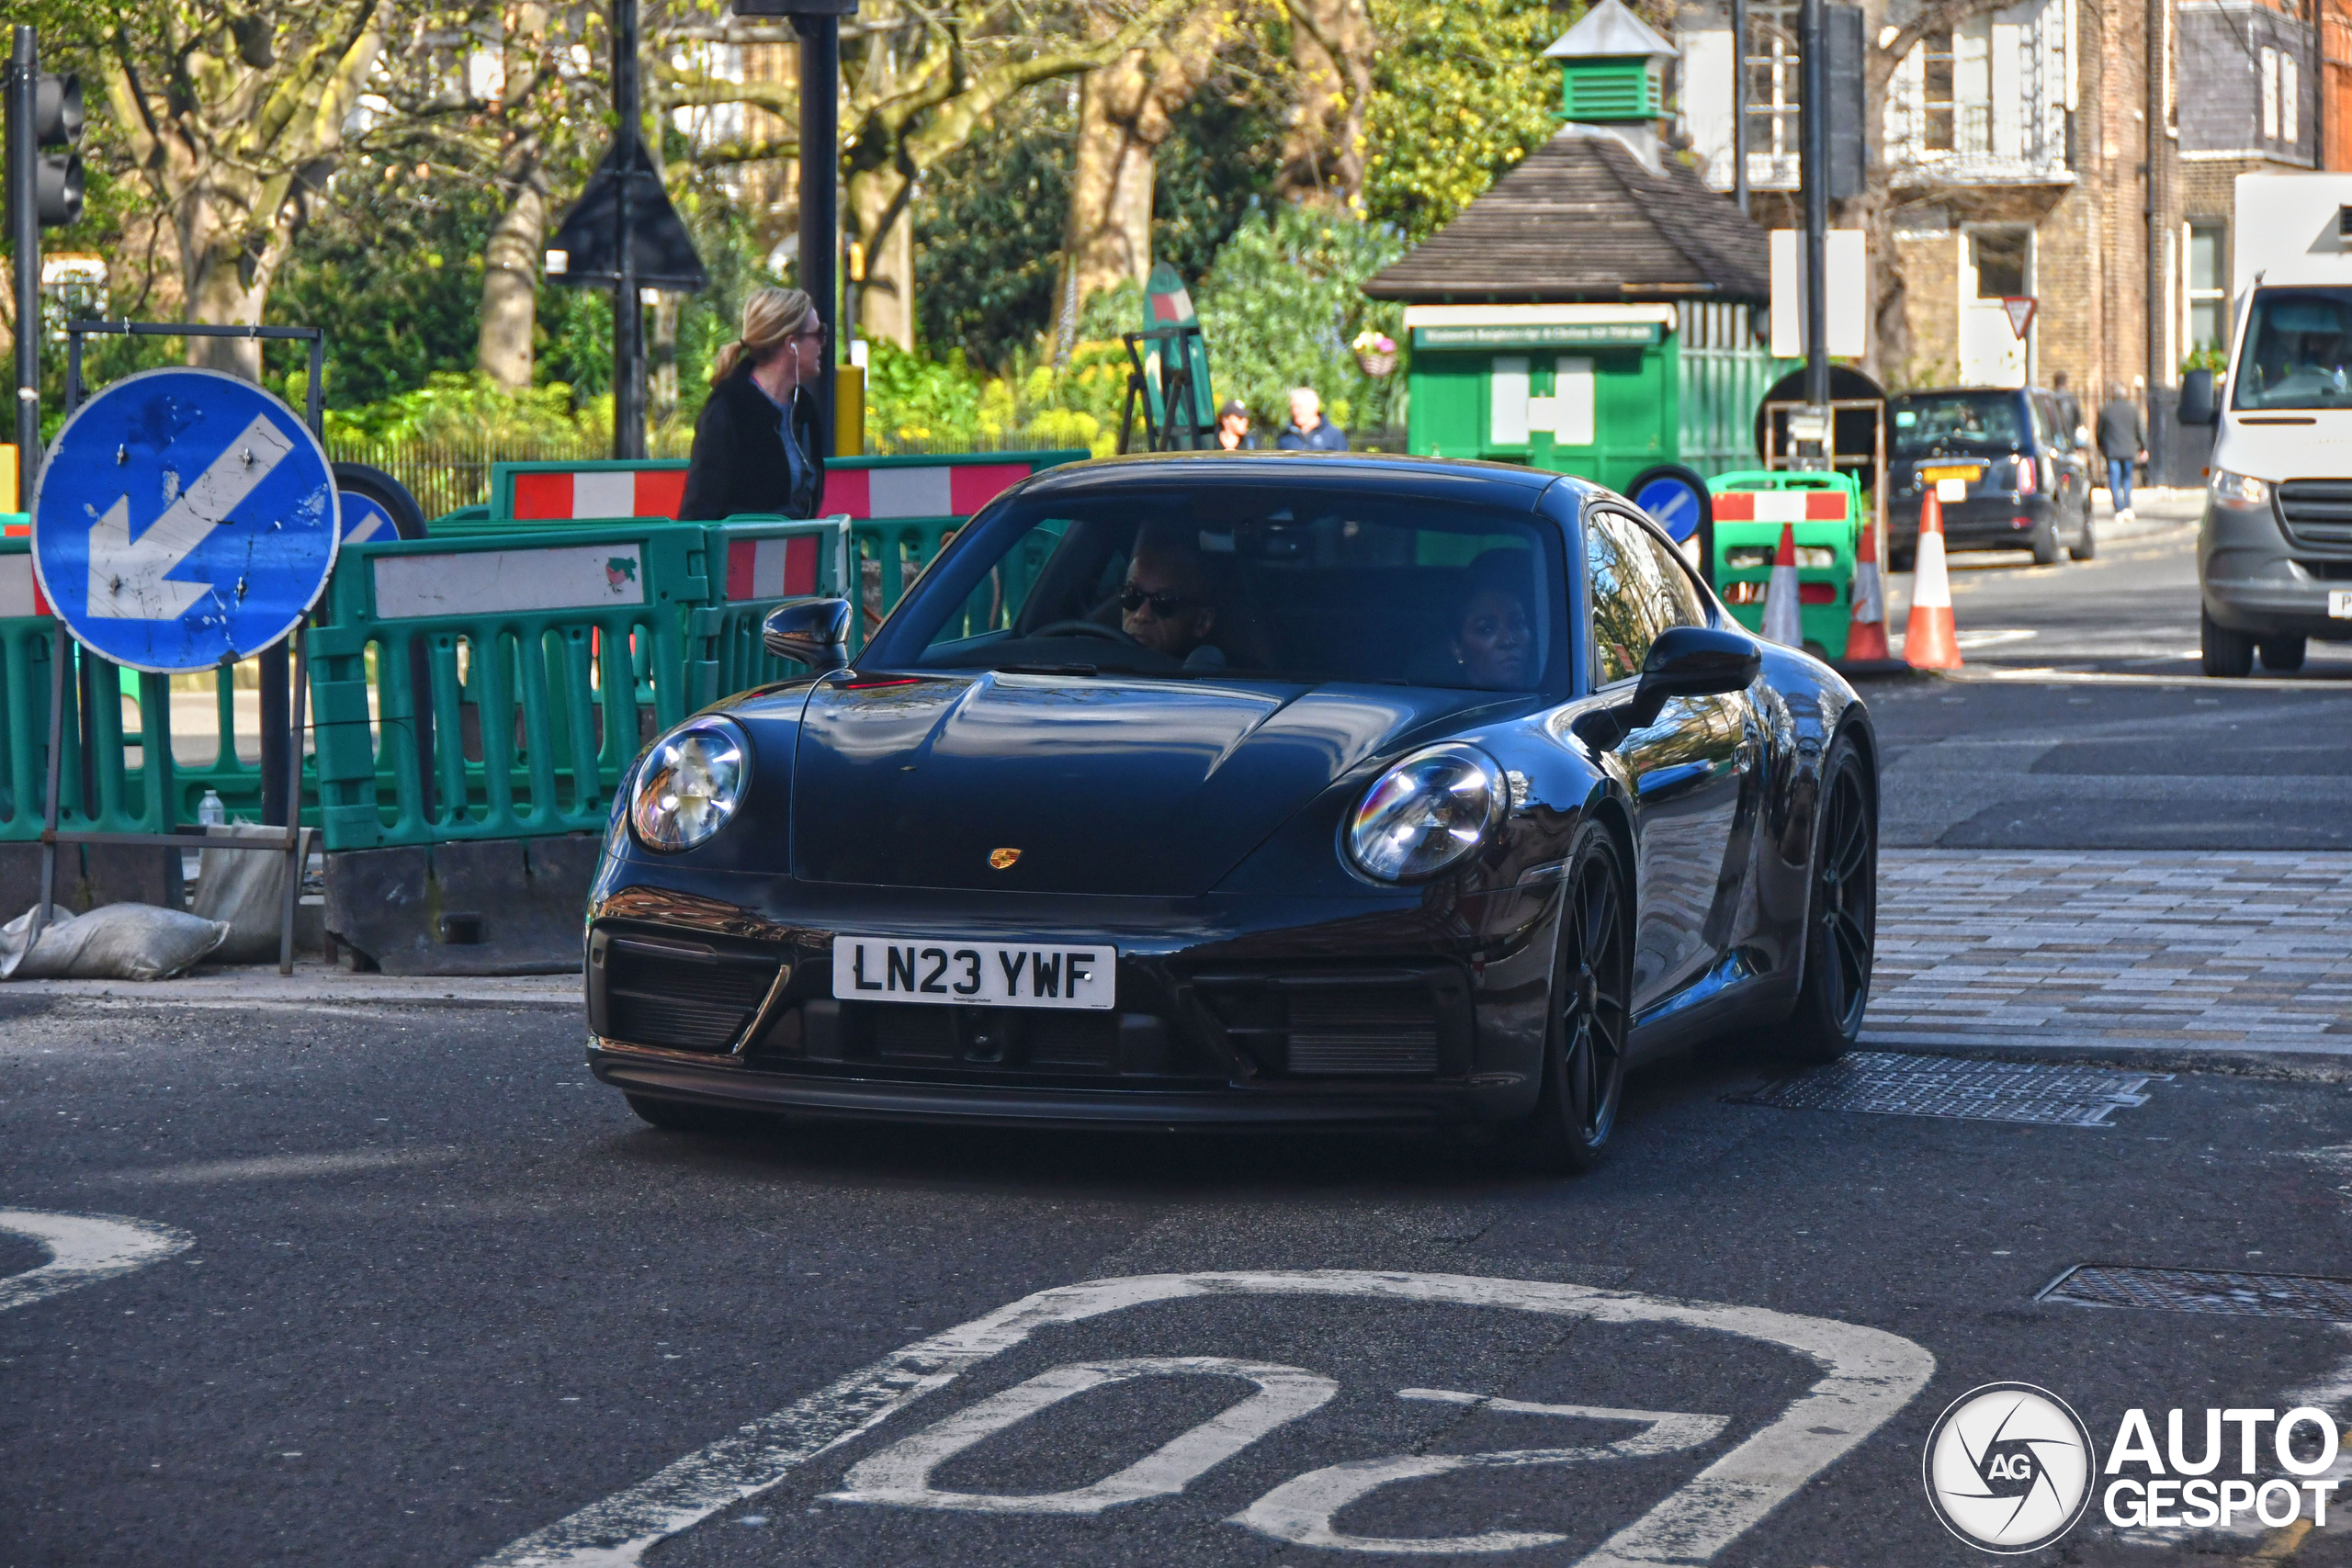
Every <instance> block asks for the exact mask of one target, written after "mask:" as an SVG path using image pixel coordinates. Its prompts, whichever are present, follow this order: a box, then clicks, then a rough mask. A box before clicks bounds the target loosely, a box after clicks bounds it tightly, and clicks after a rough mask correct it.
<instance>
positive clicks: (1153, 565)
mask: <svg viewBox="0 0 2352 1568" xmlns="http://www.w3.org/2000/svg"><path fill="white" fill-rule="evenodd" d="M1190 545H1191V541H1189V540H1188V539H1186V538H1184V537H1183V536H1182V535H1181V534H1179V533H1177V532H1175V531H1172V530H1168V529H1161V528H1152V527H1147V528H1146V529H1144V530H1143V532H1142V534H1141V535H1140V536H1138V537H1137V538H1136V548H1135V558H1134V559H1132V560H1130V561H1129V562H1128V563H1127V578H1126V581H1125V583H1124V584H1122V585H1121V587H1120V590H1119V593H1118V597H1117V599H1116V600H1115V601H1114V603H1116V604H1117V605H1118V607H1119V627H1120V629H1121V630H1122V631H1124V632H1125V633H1126V634H1127V635H1128V636H1129V637H1133V638H1135V639H1136V641H1137V642H1139V643H1141V644H1142V645H1143V646H1144V647H1146V648H1148V649H1152V650H1153V651H1154V652H1157V653H1164V654H1166V655H1168V656H1169V657H1170V659H1181V660H1184V661H1185V662H1186V663H1188V664H1194V665H1202V664H1206V663H1208V662H1209V661H1210V660H1214V663H1215V664H1216V665H1222V664H1223V663H1224V662H1225V659H1224V656H1223V654H1222V653H1221V652H1220V651H1219V650H1218V649H1216V647H1215V645H1213V644H1212V643H1210V641H1209V637H1210V634H1211V633H1213V632H1215V631H1216V624H1217V608H1216V595H1215V593H1214V592H1213V590H1212V585H1211V583H1210V581H1209V572H1208V569H1207V565H1206V563H1205V562H1204V561H1203V560H1202V558H1201V553H1200V551H1199V549H1198V548H1197V547H1190Z"/></svg>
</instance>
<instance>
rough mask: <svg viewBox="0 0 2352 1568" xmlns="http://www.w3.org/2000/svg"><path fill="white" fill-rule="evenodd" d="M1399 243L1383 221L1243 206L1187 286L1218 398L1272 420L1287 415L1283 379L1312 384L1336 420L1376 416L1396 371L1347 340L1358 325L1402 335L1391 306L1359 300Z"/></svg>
mask: <svg viewBox="0 0 2352 1568" xmlns="http://www.w3.org/2000/svg"><path fill="white" fill-rule="evenodd" d="M1404 253H1405V243H1404V241H1403V239H1402V237H1401V236H1399V235H1398V234H1397V231H1395V230H1393V229H1390V228H1388V227H1386V226H1385V225H1374V224H1369V223H1366V222H1364V221H1363V220H1362V219H1360V218H1357V217H1355V216H1354V215H1352V214H1351V213H1347V212H1336V211H1329V210H1325V209H1317V208H1306V207H1284V208H1283V209H1280V210H1279V211H1276V212H1273V213H1271V214H1270V213H1268V212H1267V211H1266V210H1265V209H1263V208H1261V209H1258V210H1257V211H1255V212H1252V213H1251V214H1250V217H1249V220H1247V221H1245V222H1244V223H1243V224H1242V225H1241V227H1240V228H1239V229H1238V230H1237V231H1235V233H1234V236H1233V238H1232V239H1230V240H1228V241H1227V242H1226V245H1225V248H1224V249H1223V250H1221V251H1219V252H1218V253H1217V256H1216V265H1214V266H1212V267H1210V268H1209V273H1208V276H1206V277H1204V278H1203V279H1202V280H1201V282H1200V285H1199V287H1198V288H1195V289H1194V290H1193V300H1194V303H1195V304H1196V305H1197V307H1198V308H1199V310H1200V314H1201V331H1202V333H1203V335H1204V336H1205V337H1206V338H1207V340H1208V349H1209V373H1210V375H1211V377H1212V378H1214V379H1215V381H1216V395H1217V399H1218V400H1219V401H1220V402H1222V401H1224V400H1226V399H1227V398H1239V399H1240V400H1242V401H1244V402H1246V403H1248V404H1249V405H1250V409H1251V411H1252V412H1254V413H1255V414H1256V415H1257V418H1258V423H1260V424H1261V426H1262V427H1264V428H1266V429H1269V430H1273V431H1279V430H1280V429H1281V428H1282V426H1283V425H1284V424H1286V423H1289V420H1290V408H1289V396H1290V390H1291V389H1292V388H1294V387H1312V388H1314V389H1316V390H1317V392H1319V393H1321V394H1322V398H1323V409H1324V413H1325V416H1326V417H1327V418H1329V420H1330V421H1331V422H1332V423H1335V424H1337V425H1339V426H1340V429H1342V430H1345V431H1348V432H1350V433H1351V434H1369V433H1371V432H1373V431H1375V430H1379V429H1382V428H1384V427H1385V426H1386V425H1387V424H1388V423H1390V422H1391V416H1392V413H1393V412H1394V411H1395V405H1396V402H1397V398H1398V397H1399V396H1400V395H1401V394H1402V392H1403V389H1404V373H1403V370H1402V368H1401V367H1400V368H1399V369H1398V370H1397V372H1396V373H1394V374H1392V375H1389V376H1386V377H1384V378H1379V379H1377V380H1375V379H1374V378H1372V377H1370V376H1367V375H1365V374H1364V373H1363V368H1362V367H1360V366H1358V365H1357V363H1356V357H1355V353H1354V351H1353V350H1352V349H1351V348H1350V347H1349V344H1350V343H1351V341H1352V340H1353V339H1354V337H1355V335H1356V334H1357V333H1360V332H1362V331H1363V330H1365V329H1366V328H1370V329H1372V330H1374V331H1376V332H1384V333H1388V334H1389V335H1390V336H1391V337H1401V336H1402V333H1403V330H1404V309H1403V307H1402V306H1399V305H1396V304H1393V303H1388V302H1385V301H1380V300H1372V299H1365V298H1364V297H1363V284H1364V281H1365V280H1366V279H1367V278H1369V277H1371V276H1372V275H1373V274H1374V273H1376V272H1378V271H1379V270H1380V269H1381V268H1382V267H1385V266H1386V265H1388V264H1389V263H1391V262H1393V261H1395V260H1396V259H1397V257H1398V256H1400V255H1402V254H1404Z"/></svg>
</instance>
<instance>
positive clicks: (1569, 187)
mask: <svg viewBox="0 0 2352 1568" xmlns="http://www.w3.org/2000/svg"><path fill="white" fill-rule="evenodd" d="M1364 292H1365V293H1366V294H1368V295H1370V296H1371V297H1372V298H1373V299H1404V300H1409V301H1413V302H1416V303H1435V302H1438V301H1442V300H1453V301H1458V302H1462V303H1476V302H1491V303H1497V304H1553V303H1560V302H1564V301H1570V300H1593V299H1700V300H1703V299H1716V300H1739V301H1746V302H1749V303H1755V304H1762V303H1764V302H1766V301H1767V300H1769V299H1770V298H1771V294H1772V285H1771V263H1770V255H1769V243H1768V242H1767V241H1766V239H1765V237H1764V231H1763V230H1762V229H1760V228H1758V226H1757V225H1756V223H1755V222H1754V221H1752V220H1749V219H1748V218H1747V217H1745V216H1743V215H1742V214H1741V212H1740V211H1739V209H1737V208H1736V207H1734V206H1733V205H1732V203H1731V198H1730V197H1724V196H1719V195H1717V194H1716V193H1715V192H1713V191H1712V190H1710V189H1708V188H1707V186H1706V182H1704V181H1703V180H1702V179H1701V178H1700V177H1699V174H1698V171H1697V170H1695V169H1692V168H1691V167H1689V166H1688V165H1687V164H1682V163H1680V162H1679V161H1677V160H1676V159H1674V158H1673V157H1671V156H1668V157H1667V158H1666V159H1664V160H1663V162H1662V164H1661V172H1660V173H1657V174H1652V173H1651V172H1650V171H1649V170H1648V169H1647V168H1645V166H1644V165H1643V164H1642V161H1641V160H1640V159H1639V158H1637V157H1636V156H1634V153H1633V152H1632V151H1631V150H1630V149H1628V148H1627V147H1626V146H1625V144H1624V143H1623V142H1622V141H1618V140H1617V139H1616V138H1615V137H1614V136H1612V135H1610V134H1608V133H1606V132H1597V131H1593V130H1587V129H1584V128H1581V127H1577V126H1573V125H1572V126H1567V127H1564V128H1563V129H1562V130H1561V131H1560V132H1559V134H1557V135H1555V136H1554V137H1553V138H1552V140H1551V141H1547V142H1545V143H1544V145H1543V146H1541V147H1539V148H1537V149H1536V150H1535V151H1534V152H1531V153H1529V154H1528V156H1527V158H1526V160H1525V161H1524V162H1522V163H1521V164H1520V165H1519V166H1518V167H1517V168H1515V169H1513V170H1511V171H1510V173H1509V174H1507V175H1504V176H1503V177H1502V178H1501V179H1499V180H1497V181H1496V182H1495V183H1494V185H1493V186H1490V187H1489V188H1488V189H1487V192H1486V194H1485V195H1483V196H1481V197H1478V198H1477V199H1476V201H1473V202H1472V203H1471V204H1470V205H1469V206H1468V207H1466V208H1464V209H1463V210H1462V212H1461V214H1460V216H1458V217H1456V218H1455V219H1454V220H1453V222H1451V223H1449V224H1447V225H1446V226H1445V227H1444V228H1443V229H1442V230H1440V231H1438V232H1437V233H1435V234H1432V235H1431V236H1430V238H1429V239H1427V240H1425V241H1423V242H1422V243H1420V244H1419V246H1417V247H1415V248H1414V250H1413V251H1412V252H1411V253H1410V254H1408V255H1407V256H1405V258H1404V259H1403V260H1401V261H1399V262H1397V263H1396V264H1395V265H1392V266H1390V267H1388V268H1386V269H1385V270H1384V271H1382V272H1381V273H1380V274H1379V275H1378V276H1374V278H1373V279H1372V281H1371V282H1369V283H1367V284H1366V285H1365V286H1364Z"/></svg>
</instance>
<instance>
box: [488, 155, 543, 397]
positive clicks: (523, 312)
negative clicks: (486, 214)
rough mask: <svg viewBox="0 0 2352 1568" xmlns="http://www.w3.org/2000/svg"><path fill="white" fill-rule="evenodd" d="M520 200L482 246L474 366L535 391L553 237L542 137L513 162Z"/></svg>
mask: <svg viewBox="0 0 2352 1568" xmlns="http://www.w3.org/2000/svg"><path fill="white" fill-rule="evenodd" d="M507 172H508V181H507V183H508V185H509V186H510V187H511V188H512V189H513V190H514V193H515V198H514V200H513V201H512V202H511V203H510V204H509V205H508V206H507V209H506V210H505V211H504V212H503V213H501V214H500V215H499V219H498V222H497V224H496V225H495V226H494V227H492V230H491V231H490V240H489V243H486V244H485V245H483V247H482V258H481V259H482V268H481V335H480V337H479V338H478V339H477V340H476V343H475V346H474V366H475V367H476V368H477V369H479V370H480V371H481V373H482V374H483V375H485V376H487V377H489V378H491V379H492V381H494V382H496V383H497V384H498V385H499V386H500V387H503V388H504V389H506V390H507V391H509V392H515V393H521V392H527V391H529V390H530V389H531V368H532V349H531V333H532V331H533V329H534V328H536V327H537V324H538V279H539V249H540V245H541V243H542V242H543V241H544V240H545V239H546V238H547V223H548V176H547V168H546V165H545V164H543V163H542V162H541V159H540V143H539V138H538V134H537V132H536V131H535V132H533V133H532V134H530V135H528V136H526V137H525V138H524V139H523V140H522V141H520V142H518V143H517V144H516V146H515V156H514V157H512V158H510V159H509V160H508V161H507Z"/></svg>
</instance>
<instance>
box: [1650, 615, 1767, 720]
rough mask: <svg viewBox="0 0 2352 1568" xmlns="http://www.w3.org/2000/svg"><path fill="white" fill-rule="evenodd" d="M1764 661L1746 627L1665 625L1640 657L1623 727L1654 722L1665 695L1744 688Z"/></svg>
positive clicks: (1710, 693)
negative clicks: (1639, 670) (1638, 679)
mask: <svg viewBox="0 0 2352 1568" xmlns="http://www.w3.org/2000/svg"><path fill="white" fill-rule="evenodd" d="M1763 665H1764V651H1763V649H1759V648H1758V647H1757V646H1756V642H1755V639H1754V638H1752V637H1748V636H1747V633H1745V632H1735V631H1718V630H1716V629H1715V628H1714V627H1713V626H1668V628H1667V629H1666V630H1664V631H1662V632H1660V633H1659V634H1658V638H1657V641H1656V642H1654V643H1652V644H1650V652H1649V657H1648V658H1647V659H1645V660H1642V679H1641V683H1640V684H1639V685H1637V686H1635V687H1634V700H1633V702H1632V703H1631V704H1630V705H1628V709H1627V712H1626V715H1625V728H1626V729H1627V730H1629V731H1630V730H1635V729H1639V728H1642V727H1643V726H1645V725H1647V724H1652V723H1655V722H1656V721H1657V716H1658V710H1660V709H1661V708H1663V707H1665V706H1666V700H1667V699H1668V697H1713V696H1722V695H1724V694H1727V693H1731V692H1743V691H1746V690H1747V685H1748V682H1751V681H1753V680H1755V679H1756V672H1757V671H1758V670H1760V669H1762V668H1763Z"/></svg>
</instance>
